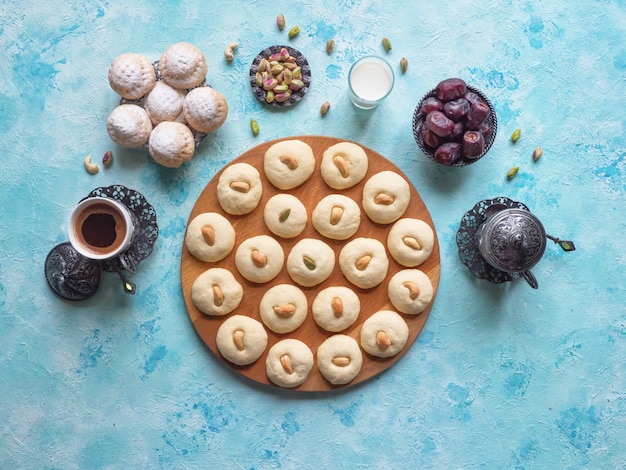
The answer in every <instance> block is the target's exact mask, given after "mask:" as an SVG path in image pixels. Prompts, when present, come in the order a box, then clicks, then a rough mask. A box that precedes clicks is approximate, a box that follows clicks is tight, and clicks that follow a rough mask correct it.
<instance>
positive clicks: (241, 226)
mask: <svg viewBox="0 0 626 470" xmlns="http://www.w3.org/2000/svg"><path fill="white" fill-rule="evenodd" d="M291 139H298V140H301V141H303V142H305V143H307V144H308V145H310V146H311V148H312V149H313V153H314V155H315V160H316V162H315V171H314V173H313V175H312V176H311V178H310V179H309V180H308V181H306V182H305V183H304V184H302V185H301V186H299V187H297V188H294V189H292V190H289V191H282V190H279V189H278V188H275V187H274V186H273V185H272V184H271V183H270V182H269V180H268V179H267V178H266V177H265V174H264V171H263V158H264V155H265V152H266V150H267V149H268V148H269V147H270V146H271V145H272V144H274V143H276V142H278V141H280V140H291ZM344 141H347V140H345V139H337V138H333V137H322V136H295V137H288V138H284V139H278V140H274V141H270V142H265V143H263V144H261V145H258V146H256V147H254V148H252V149H250V150H248V151H247V152H245V153H243V154H242V155H241V156H239V157H238V158H236V159H235V160H233V162H232V163H231V164H233V163H249V164H250V165H252V166H254V167H255V168H256V169H257V170H258V171H259V173H260V174H261V181H262V184H263V195H262V197H261V201H260V202H259V205H258V206H257V208H256V209H255V210H254V211H252V212H251V213H250V214H247V215H243V216H233V215H230V214H227V213H226V212H225V211H224V210H223V209H222V208H221V206H220V204H219V203H218V201H217V197H216V188H217V182H218V180H219V177H220V175H221V174H222V172H223V171H224V168H223V169H222V170H220V171H219V172H218V173H217V174H216V175H215V177H214V178H213V179H212V180H211V181H210V182H209V184H208V185H207V186H206V188H205V189H204V190H203V191H202V193H201V194H200V197H199V198H198V201H197V202H196V204H195V206H194V207H193V210H192V212H191V215H190V216H189V221H188V222H191V220H193V219H194V218H195V217H196V216H197V215H199V214H201V213H204V212H217V213H219V214H222V215H223V216H225V217H226V218H228V219H229V220H230V221H231V223H232V225H233V227H234V229H235V232H236V236H237V240H236V244H235V248H234V249H233V251H232V252H231V253H230V254H229V255H228V256H227V257H226V258H225V259H224V260H222V261H219V262H215V263H209V262H204V261H200V260H198V259H197V258H195V257H194V256H192V255H191V254H190V253H189V251H187V248H186V247H185V246H184V245H185V244H184V243H183V249H182V257H181V283H182V289H183V296H184V300H185V305H186V307H187V312H188V314H189V317H190V319H191V321H192V323H193V326H194V328H195V329H196V331H197V333H198V335H200V338H201V339H202V340H203V341H204V343H206V345H207V346H208V347H209V348H210V349H211V350H212V351H213V352H214V353H215V355H216V356H217V357H218V358H220V359H221V360H222V361H224V362H225V363H227V364H228V365H229V366H231V367H232V368H233V369H235V370H236V371H238V372H239V373H240V374H242V375H244V376H246V377H248V378H249V379H252V380H254V381H256V382H259V383H262V384H267V385H270V386H275V385H274V384H273V383H272V382H271V381H270V380H269V379H268V378H267V375H266V373H265V358H266V356H267V351H268V350H269V348H270V347H272V345H274V344H275V343H276V342H277V341H279V340H282V339H286V338H295V339H299V340H301V341H303V342H304V343H306V344H307V345H308V346H309V348H311V351H312V352H313V355H314V356H315V355H316V351H317V347H318V346H319V345H320V344H321V343H322V342H323V341H324V340H325V339H326V338H328V337H329V336H331V335H333V334H334V333H330V332H327V331H325V330H323V329H322V328H320V327H319V326H317V324H316V323H315V321H314V320H313V316H312V314H311V312H310V306H311V303H312V302H313V299H314V298H315V296H316V295H317V293H318V292H319V291H321V290H322V289H324V288H325V287H329V286H331V285H344V286H347V287H349V288H351V289H353V290H354V291H355V292H356V293H357V294H358V296H359V297H360V299H361V312H360V314H359V317H358V319H357V321H356V322H355V323H354V324H353V325H352V326H351V327H349V328H347V329H346V330H344V331H341V332H340V334H346V335H350V336H352V337H353V338H354V339H356V340H357V342H359V343H360V341H359V333H360V330H361V324H362V323H363V322H364V321H365V320H366V319H367V318H369V317H370V316H371V315H372V314H373V313H375V312H377V311H379V310H383V309H387V310H395V308H394V307H393V306H392V305H391V302H390V301H389V299H388V296H387V285H388V283H389V280H390V279H391V277H392V276H393V275H394V274H395V273H397V272H398V271H400V270H402V269H406V268H405V267H403V266H401V265H400V264H398V263H396V261H395V260H394V259H393V258H392V257H391V255H390V254H389V252H387V255H388V258H389V270H388V273H387V277H386V278H385V280H384V281H383V282H382V283H381V284H380V285H379V286H377V287H374V288H372V289H359V288H357V287H356V286H354V285H352V284H350V283H349V282H348V281H347V280H346V278H345V277H344V276H343V274H342V273H341V271H340V269H339V266H338V264H337V263H335V268H334V270H333V272H332V274H331V276H330V277H329V278H328V280H326V281H325V282H323V283H322V284H320V285H318V286H315V287H310V288H309V287H301V286H298V287H300V288H301V289H302V291H303V292H304V293H305V294H306V295H307V298H308V300H309V313H308V315H307V318H306V320H305V321H304V323H303V324H302V325H301V326H300V327H299V328H298V329H296V330H295V331H293V332H291V333H286V334H277V333H274V332H273V331H271V330H269V329H268V328H265V329H266V331H267V334H268V338H269V339H268V345H267V348H266V350H265V352H264V353H263V355H262V356H261V357H260V358H259V359H258V360H257V361H256V362H254V363H252V364H250V365H248V366H237V365H234V364H232V363H230V362H229V361H227V360H226V359H224V358H223V357H222V356H221V354H220V352H219V350H218V349H217V346H216V340H215V338H216V333H217V330H218V328H219V327H220V325H221V324H222V322H223V321H224V320H225V319H226V318H229V317H230V316H232V315H235V314H240V315H248V316H250V317H252V318H254V319H256V320H258V321H260V322H261V323H262V320H261V317H260V314H259V303H260V301H261V298H262V297H263V294H264V293H265V292H266V291H267V290H268V289H269V288H270V287H272V286H274V285H277V284H283V283H288V284H295V283H294V282H293V281H292V280H291V278H290V277H289V275H288V273H287V269H286V267H285V266H283V268H282V270H281V272H280V273H279V274H278V276H277V277H276V278H275V279H273V280H272V281H270V282H268V283H265V284H255V283H252V282H250V281H247V280H246V279H245V278H244V277H243V276H241V275H240V274H239V271H238V270H237V268H236V267H235V262H234V254H235V251H236V249H237V246H238V245H239V244H240V243H241V242H243V241H244V240H246V239H247V238H250V237H253V236H257V235H270V236H272V237H274V238H276V239H277V240H278V241H279V242H280V244H281V245H282V246H283V249H284V251H285V264H286V259H287V255H288V254H289V252H290V250H291V248H292V247H293V246H294V245H295V243H296V242H297V241H298V240H301V239H302V238H319V239H322V240H323V241H324V242H326V243H327V244H328V245H329V246H330V247H332V248H333V249H334V250H335V255H336V258H337V259H338V257H339V251H340V250H341V248H342V247H343V245H344V244H345V243H346V242H348V241H349V240H352V239H354V238H357V237H369V238H376V239H378V240H380V241H381V242H382V243H383V245H385V247H386V246H387V233H388V232H389V229H390V228H391V226H392V225H393V224H388V225H381V224H376V223H373V222H372V221H371V220H370V219H369V218H368V217H367V215H366V214H365V213H364V212H363V211H362V214H361V225H360V227H359V230H358V231H357V233H356V234H355V235H354V236H353V237H351V238H349V239H348V240H345V241H339V240H331V239H328V238H325V237H323V236H321V235H320V234H319V233H318V232H317V231H316V230H315V229H314V228H313V226H312V224H311V213H312V212H313V209H314V208H315V206H316V205H317V203H318V202H319V201H320V200H321V199H322V198H323V197H324V196H326V195H328V194H331V193H340V194H344V195H346V196H349V197H351V198H352V199H354V200H355V201H356V202H357V203H358V204H359V206H361V199H362V190H363V185H364V183H365V181H367V179H368V178H369V177H371V176H372V175H374V174H376V173H378V172H380V171H383V170H391V171H394V172H396V173H398V174H399V175H401V176H402V177H403V178H404V179H405V180H407V182H408V183H409V187H410V191H411V202H410V204H409V207H408V209H407V211H406V212H405V214H404V215H403V217H412V218H417V219H421V220H423V221H425V222H426V223H428V224H429V225H430V226H431V228H432V229H433V232H434V233H435V245H434V248H433V252H432V254H431V255H430V257H429V258H428V259H427V260H426V261H425V262H424V263H423V264H421V265H420V266H418V267H417V269H420V270H422V271H423V272H424V273H426V274H427V275H428V277H429V278H430V280H431V282H432V285H433V301H434V299H435V296H436V293H437V287H438V285H439V274H440V265H439V244H438V241H437V235H436V232H435V227H434V224H433V221H432V219H431V217H430V214H429V212H428V209H427V208H426V206H425V204H424V202H423V201H422V199H421V198H420V196H419V194H418V193H417V191H416V190H415V188H414V187H413V185H411V183H410V181H409V180H408V178H406V176H405V175H404V174H403V173H402V172H401V171H400V170H399V169H398V167H396V166H395V165H394V164H393V163H391V162H390V161H389V160H387V159H386V158H384V157H383V156H382V155H380V154H378V153H376V152H374V151H373V150H371V149H369V148H367V147H364V146H362V145H361V147H362V148H363V149H364V150H365V152H366V153H367V155H368V157H369V168H368V171H367V174H366V175H365V178H363V180H362V181H361V182H360V183H359V184H358V185H356V186H354V187H352V188H349V189H345V190H335V189H332V188H330V187H329V186H327V185H326V183H325V182H324V180H323V179H322V177H321V175H320V171H319V168H320V162H321V158H322V154H323V153H324V151H325V150H326V149H327V148H328V147H330V146H331V145H334V144H337V143H339V142H344ZM358 145H360V144H358ZM225 168H226V167H225ZM280 192H286V193H290V194H293V195H294V196H296V197H298V198H299V199H300V200H301V201H302V203H303V204H304V205H305V207H306V208H307V213H308V221H307V226H306V228H305V229H304V231H303V232H302V234H300V235H299V236H298V237H296V238H293V239H283V238H280V237H277V236H275V235H273V234H272V233H271V232H270V231H269V230H268V229H267V227H266V225H265V222H264V220H263V207H264V206H265V203H266V202H267V200H268V199H269V198H270V197H272V196H273V195H275V194H277V193H280ZM214 267H221V268H225V269H228V270H229V271H230V272H231V273H232V274H233V275H234V276H235V278H236V279H237V281H238V282H239V283H240V284H241V285H242V286H243V290H244V295H243V299H242V301H241V304H240V305H239V307H238V308H237V309H236V310H235V311H234V312H232V313H230V314H229V315H225V316H221V317H212V316H209V315H206V314H204V313H202V312H201V311H200V310H198V309H197V308H196V306H195V305H194V303H193V301H192V299H191V286H192V284H193V282H194V281H195V280H196V278H197V277H198V276H199V275H200V274H202V273H203V272H204V271H206V270H207V269H210V268H214ZM296 285H297V284H296ZM433 301H431V303H430V305H429V306H428V307H427V309H426V310H425V311H424V312H422V313H421V314H419V315H404V314H402V317H403V318H404V320H405V321H406V323H407V324H408V326H409V339H408V342H407V344H406V346H405V347H404V348H403V349H402V351H400V353H399V354H397V355H396V356H394V357H391V358H386V359H382V358H377V357H373V356H370V355H368V354H367V353H365V352H364V351H362V352H363V367H362V369H361V371H360V373H359V374H358V375H357V376H356V378H355V379H354V380H352V382H350V383H348V384H346V385H331V384H330V383H329V382H328V381H326V379H324V377H323V376H322V375H321V374H320V372H319V370H318V369H317V364H315V365H314V366H313V369H312V370H311V372H310V374H309V376H308V378H307V380H306V381H305V382H304V383H303V384H302V385H300V386H299V387H296V388H294V389H293V390H297V391H327V390H333V389H337V388H345V387H349V386H351V385H355V384H357V383H360V382H362V381H364V380H367V379H369V378H372V377H374V376H375V375H377V374H379V373H380V372H382V371H384V370H385V369H387V368H389V367H391V366H392V365H393V364H395V363H396V362H397V361H398V360H399V359H400V357H402V356H403V355H404V353H405V352H406V351H407V350H408V348H410V347H411V345H412V344H413V342H414V341H415V339H416V338H417V336H418V335H419V333H420V332H421V331H422V328H423V327H424V324H425V323H426V319H427V318H428V315H429V313H430V310H431V308H432V304H433Z"/></svg>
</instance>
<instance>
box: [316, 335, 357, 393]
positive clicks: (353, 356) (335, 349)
mask: <svg viewBox="0 0 626 470" xmlns="http://www.w3.org/2000/svg"><path fill="white" fill-rule="evenodd" d="M362 366H363V354H362V353H361V349H360V348H359V344H358V343H357V342H356V340H355V339H354V338H352V337H350V336H347V335H333V336H331V337H329V338H327V339H325V340H324V342H323V343H322V344H320V345H319V347H318V348H317V367H318V368H319V370H320V373H321V374H322V375H323V376H324V378H325V379H326V380H328V381H329V382H330V383H331V384H333V385H343V384H347V383H348V382H350V381H352V379H354V378H355V377H356V376H357V375H358V374H359V372H360V371H361V367H362Z"/></svg>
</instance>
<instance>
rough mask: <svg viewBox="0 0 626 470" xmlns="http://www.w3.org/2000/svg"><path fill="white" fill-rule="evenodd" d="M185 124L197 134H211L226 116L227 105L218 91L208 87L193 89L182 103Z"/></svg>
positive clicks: (222, 122)
mask: <svg viewBox="0 0 626 470" xmlns="http://www.w3.org/2000/svg"><path fill="white" fill-rule="evenodd" d="M183 109H184V116H185V120H186V121H187V123H188V124H189V125H190V126H191V127H193V128H194V129H195V130H197V131H199V132H207V133H208V132H213V131H215V130H217V129H218V128H219V127H221V125H222V124H224V121H226V117H227V116H228V103H227V102H226V98H225V97H224V95H222V94H221V93H220V92H219V91H217V90H214V89H213V88H211V87H208V86H202V87H198V88H194V89H193V90H191V91H190V92H189V93H187V96H185V100H184V102H183Z"/></svg>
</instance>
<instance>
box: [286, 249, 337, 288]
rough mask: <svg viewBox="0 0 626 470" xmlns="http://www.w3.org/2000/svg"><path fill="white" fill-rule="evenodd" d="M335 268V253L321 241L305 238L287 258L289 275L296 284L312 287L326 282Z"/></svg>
mask: <svg viewBox="0 0 626 470" xmlns="http://www.w3.org/2000/svg"><path fill="white" fill-rule="evenodd" d="M334 268H335V252H334V251H333V249H332V248H331V247H330V246H328V245H327V244H326V243H324V242H323V241H321V240H318V239H316V238H303V239H302V240H299V241H298V243H296V244H295V245H294V246H293V248H292V249H291V251H290V252H289V255H288V256H287V273H288V274H289V277H291V279H293V280H294V281H295V282H297V283H298V284H300V285H301V286H304V287H312V286H316V285H318V284H321V283H322V282H324V281H325V280H326V279H328V277H329V276H330V275H331V273H332V272H333V269H334Z"/></svg>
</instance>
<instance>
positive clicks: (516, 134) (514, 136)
mask: <svg viewBox="0 0 626 470" xmlns="http://www.w3.org/2000/svg"><path fill="white" fill-rule="evenodd" d="M521 135H522V130H521V129H520V128H519V127H518V128H517V129H515V130H514V131H513V133H512V134H511V142H513V143H515V142H517V141H518V140H519V138H520V136H521Z"/></svg>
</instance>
